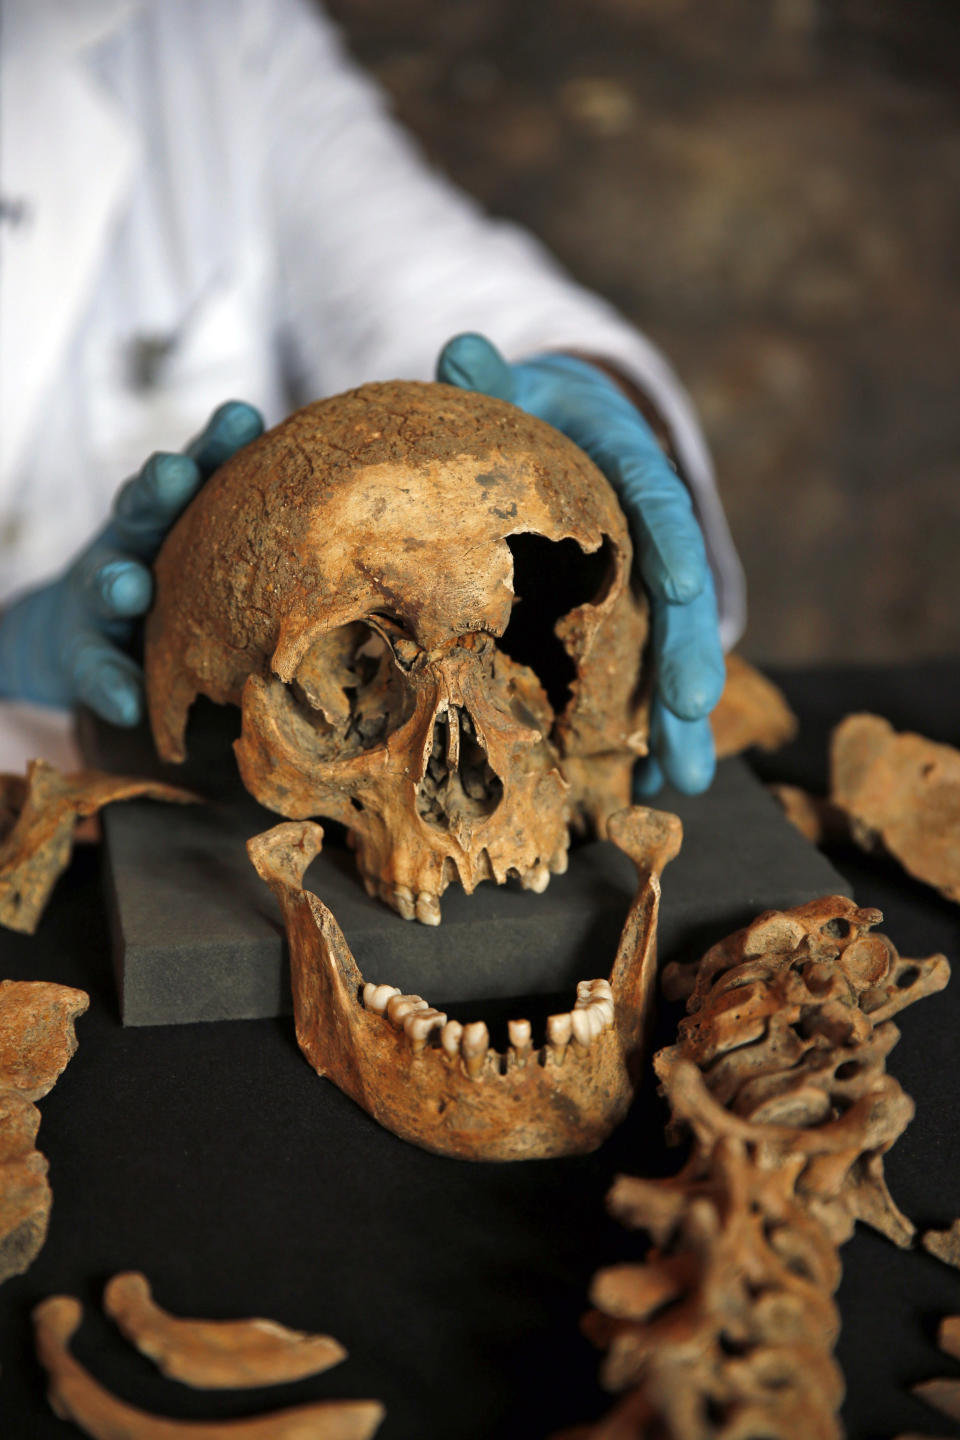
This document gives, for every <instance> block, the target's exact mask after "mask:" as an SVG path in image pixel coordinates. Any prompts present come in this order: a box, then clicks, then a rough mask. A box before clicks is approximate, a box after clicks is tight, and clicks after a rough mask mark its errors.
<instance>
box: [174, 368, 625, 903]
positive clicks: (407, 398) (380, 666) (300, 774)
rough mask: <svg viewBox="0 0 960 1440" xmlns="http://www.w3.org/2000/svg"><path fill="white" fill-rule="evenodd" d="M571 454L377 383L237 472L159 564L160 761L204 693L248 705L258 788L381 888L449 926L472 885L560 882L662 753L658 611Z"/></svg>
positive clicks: (563, 442)
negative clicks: (652, 642)
mask: <svg viewBox="0 0 960 1440" xmlns="http://www.w3.org/2000/svg"><path fill="white" fill-rule="evenodd" d="M630 566H631V546H630V540H629V535H628V532H627V527H626V523H625V521H624V518H623V515H622V514H621V512H620V509H619V507H618V505H617V502H616V499H615V497H614V494H613V491H612V490H611V489H610V487H609V485H608V484H607V482H606V480H605V479H604V477H603V476H602V475H601V474H600V472H599V470H597V469H596V467H595V466H594V465H593V464H592V462H591V461H590V460H589V459H588V458H587V457H586V455H584V454H583V452H582V451H581V450H579V449H578V448H577V446H575V445H574V444H573V443H572V442H571V441H570V440H568V439H566V438H565V437H564V436H563V435H561V434H560V433H559V432H558V431H556V430H554V429H553V428H552V427H551V426H549V425H547V424H545V423H544V422H542V421H540V420H537V419H535V418H533V417H531V416H529V415H527V414H526V413H525V412H523V411H521V410H518V409H517V408H516V407H515V406H513V405H508V404H506V403H505V402H503V401H499V400H494V399H490V398H488V397H487V396H483V395H478V394H473V393H469V392H464V391H461V390H457V389H455V388H453V387H449V386H446V385H434V384H422V383H414V382H393V383H388V384H376V385H366V386H363V387H361V388H360V389H357V390H353V391H350V392H349V393H347V394H345V395H340V396H336V397H334V398H332V399H329V400H323V401H318V402H317V403H315V404H313V405H308V406H307V407H306V408H305V409H303V410H300V411H298V412H297V413H296V414H294V415H292V416H291V417H290V418H289V419H287V420H286V421H284V422H283V423H282V424H281V425H278V426H277V427H276V428H275V429H273V430H271V431H269V432H268V433H267V434H266V435H264V436H262V437H261V438H260V439H259V440H257V441H255V442H254V443H253V444H252V445H249V446H247V447H246V448H245V449H244V450H241V451H240V452H239V453H238V454H237V455H235V456H234V457H233V458H232V459H231V460H229V461H228V462H227V463H226V464H225V465H224V466H222V467H221V469H220V470H218V471H217V472H216V474H215V475H213V476H212V477H211V479H210V480H209V481H208V483H207V484H206V486H205V487H204V488H203V489H202V490H201V491H200V493H199V494H198V496H197V498H196V499H195V500H194V501H193V503H192V504H191V505H190V506H189V507H188V509H187V511H186V512H185V514H184V515H183V516H182V518H181V519H180V521H179V522H178V524H177V525H176V526H175V527H174V529H173V530H172V531H171V533H170V535H169V536H168V538H167V540H166V542H165V544H164V546H163V548H162V550H161V552H160V555H159V557H158V559H157V562H156V601H155V604H154V607H153V610H152V611H151V614H150V616H149V619H148V622H147V635H146V677H147V692H148V698H149V707H150V718H151V723H152V726H153V733H154V738H155V741H156V745H157V749H158V751H159V753H160V755H161V756H162V757H163V758H164V759H167V760H182V759H184V757H185V729H186V722H187V715H188V712H189V709H190V706H191V704H192V703H193V701H194V699H195V698H196V696H197V695H198V694H203V695H206V696H208V697H209V698H210V699H212V700H214V701H216V702H218V703H220V704H225V703H232V704H236V705H239V706H240V707H241V709H242V717H243V719H242V733H241V737H240V739H239V740H238V741H237V743H236V746H235V749H236V755H237V760H238V764H239V767H240V772H241V775H242V778H243V781H244V784H245V785H246V787H247V789H248V790H250V791H251V792H252V794H253V795H254V796H255V797H256V798H257V799H258V800H259V801H260V802H261V803H262V804H263V805H265V806H267V807H268V808H269V809H271V810H275V811H278V812H279V813H280V814H281V815H284V816H287V817H288V818H291V819H305V818H309V817H313V816H327V817H330V818H332V819H334V820H337V821H340V822H341V823H343V824H344V825H345V826H346V827H347V831H348V839H349V842H350V844H351V845H352V847H353V848H354V850H355V851H356V856H357V861H358V865H359V868H360V872H361V874H362V876H363V878H364V881H365V883H366V885H367V888H368V890H370V891H371V893H379V894H380V895H381V897H382V898H383V899H384V900H386V901H387V903H388V904H391V905H392V906H393V907H394V908H395V909H396V910H398V911H399V912H400V914H401V915H404V916H405V917H406V918H408V919H410V918H413V917H414V916H415V917H416V918H417V919H419V920H421V921H424V922H426V923H433V924H436V923H438V922H439V919H440V906H439V897H440V895H441V894H442V893H443V891H444V890H445V889H446V887H447V885H448V884H449V883H450V882H451V881H452V880H454V879H458V880H459V881H460V882H461V883H462V885H463V887H464V889H465V890H467V891H468V892H471V891H472V890H473V889H474V888H475V886H476V885H477V884H478V883H479V881H481V880H484V879H492V880H494V881H496V882H497V883H498V884H502V883H503V882H504V881H506V880H507V879H508V878H518V879H519V880H520V881H521V883H522V884H523V885H524V886H525V887H526V888H529V889H533V890H542V889H543V888H544V887H545V886H546V884H547V883H548V881H549V878H550V873H551V872H560V871H562V870H563V869H565V868H566V853H567V847H568V841H569V831H570V828H571V826H572V827H574V828H594V829H597V830H599V831H602V829H603V826H604V824H605V820H606V818H607V817H608V816H609V815H610V814H611V813H613V812H614V811H616V810H618V809H620V808H621V807H622V806H623V805H625V804H628V803H629V799H630V774H631V769H632V765H633V762H634V760H635V758H636V756H637V755H641V754H644V753H645V751H646V696H645V693H644V692H645V686H644V683H643V677H642V673H641V660H642V652H643V649H644V644H645V641H646V638H647V628H648V621H647V607H646V602H645V599H644V597H643V596H642V595H641V594H638V593H637V592H635V591H634V590H633V589H632V587H631V583H630Z"/></svg>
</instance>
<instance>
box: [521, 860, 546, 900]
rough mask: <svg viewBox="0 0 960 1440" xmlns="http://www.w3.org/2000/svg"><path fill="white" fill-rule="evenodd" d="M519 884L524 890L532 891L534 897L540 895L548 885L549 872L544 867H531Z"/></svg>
mask: <svg viewBox="0 0 960 1440" xmlns="http://www.w3.org/2000/svg"><path fill="white" fill-rule="evenodd" d="M520 884H521V885H522V886H523V888H524V890H532V891H533V892H534V893H535V894H536V895H542V894H543V892H544V890H546V888H547V886H548V885H549V884H550V871H549V870H548V869H547V867H546V865H542V864H541V865H531V867H530V869H529V870H528V871H527V872H526V874H525V875H524V876H523V878H522V879H521V881H520Z"/></svg>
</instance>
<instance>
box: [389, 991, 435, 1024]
mask: <svg viewBox="0 0 960 1440" xmlns="http://www.w3.org/2000/svg"><path fill="white" fill-rule="evenodd" d="M429 1008H430V1007H429V1006H428V1004H427V1002H426V1000H424V998H423V996H422V995H400V994H397V995H394V996H392V997H391V999H389V1000H388V1001H387V1019H388V1020H389V1021H390V1024H391V1025H396V1027H397V1029H398V1030H399V1028H400V1026H401V1025H402V1024H403V1022H404V1020H405V1019H406V1018H407V1016H408V1015H409V1014H411V1013H412V1012H413V1011H415V1010H428V1009H429Z"/></svg>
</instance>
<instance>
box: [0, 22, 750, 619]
mask: <svg viewBox="0 0 960 1440" xmlns="http://www.w3.org/2000/svg"><path fill="white" fill-rule="evenodd" d="M2 22H3V23H2V31H0V34H2V37H3V54H2V57H0V58H2V67H3V68H2V78H0V105H2V114H0V125H2V132H0V133H2V136H3V151H2V170H0V203H2V211H0V247H2V248H0V326H2V328H0V336H2V340H0V600H2V599H3V597H5V596H6V595H8V594H10V593H11V591H14V590H16V589H17V588H19V587H20V586H22V585H23V584H25V583H28V582H31V581H36V580H38V579H40V578H42V577H45V576H46V575H48V574H50V573H51V572H53V571H55V570H56V569H57V568H58V567H59V566H61V565H62V564H63V563H64V562H65V561H66V560H67V559H68V558H69V556H70V555H71V554H72V553H73V552H74V551H75V550H76V549H77V547H78V546H79V545H80V544H81V543H82V541H83V540H84V538H85V537H86V536H87V535H88V534H89V533H91V532H92V531H93V530H94V529H95V528H96V527H97V526H98V525H99V524H100V523H102V521H103V518H104V516H105V514H106V512H107V509H108V507H109V504H110V501H111V499H112V496H113V494H114V492H115V490H116V488H117V485H118V483H119V482H120V481H121V480H122V479H123V478H124V477H125V476H126V475H127V474H129V473H130V472H131V471H133V470H134V469H136V468H137V467H138V466H139V464H140V463H141V462H142V461H143V459H144V458H145V457H146V456H147V455H148V454H149V453H150V452H151V451H152V450H155V449H175V448H178V447H179V446H180V445H181V444H182V443H184V442H185V441H186V439H187V438H189V436H190V435H191V434H192V433H194V432H195V431H196V430H197V429H198V428H199V427H200V426H201V425H202V423H203V421H204V420H205V419H206V417H207V415H208V414H209V412H210V411H211V410H212V409H213V408H214V407H215V406H216V405H217V404H218V403H220V401H222V400H223V399H225V398H227V397H230V396H235V397H239V398H243V399H247V400H250V401H252V402H253V403H254V404H256V405H258V406H260V407H261V409H262V410H263V411H264V412H265V414H266V417H267V420H268V422H273V421H275V420H277V419H279V418H280V417H281V416H282V415H283V414H284V413H285V412H286V410H288V409H289V408H290V405H291V401H292V399H294V398H295V399H297V400H298V401H302V400H305V399H308V398H311V397H314V396H319V395H323V394H330V393H334V392H336V391H338V390H341V389H344V388H347V387H349V386H352V385H356V384H359V383H361V382H363V381H366V380H374V379H386V378H393V377H414V378H427V377H429V376H430V375H431V373H432V370H433V365H434V362H435V358H436V355H437V352H438V351H439V349H440V347H441V346H442V344H443V343H444V342H445V341H446V340H447V339H448V338H449V337H450V336H451V335H453V334H455V333H457V332H458V331H463V330H480V331H482V332H484V333H486V334H487V335H489V336H490V337H491V338H492V339H493V340H494V341H495V342H496V343H497V344H498V345H499V346H500V347H501V349H502V350H503V351H504V352H505V353H506V354H507V355H508V356H509V357H511V358H519V357H521V356H523V355H525V354H531V353H533V352H536V351H538V350H541V349H563V348H575V349H578V350H580V351H583V352H587V353H593V354H597V355H602V356H604V357H606V358H607V359H609V360H610V361H611V362H613V363H614V364H616V365H617V366H619V367H620V368H621V369H622V370H623V371H625V372H627V373H628V374H629V375H630V376H631V377H632V378H634V379H635V380H636V381H637V383H639V384H640V385H641V386H642V388H643V389H644V390H645V391H646V392H647V393H648V394H649V395H650V397H651V398H652V399H653V401H654V402H655V404H656V405H657V406H658V408H659V409H660V411H661V413H662V414H663V415H664V417H665V419H666V420H667V422H668V424H669V425H670V426H671V428H672V431H673V435H674V443H675V445H676V448H677V451H678V453H679V456H680V459H681V463H682V466H683V469H684V472H685V475H686V478H687V480H688V483H689V484H690V487H691V489H692V491H693V494H694V498H695V504H696V507H697V511H698V514H699V516H700V519H701V523H702V525H703V528H704V531H705V533H706V536H707V542H708V549H709V553H710V559H711V563H712V566H713V570H714V574H715V577H716V580H717V587H718V593H719V601H720V610H721V617H722V633H723V638H724V640H725V642H726V643H727V644H728V645H729V644H730V643H732V642H733V640H734V639H735V638H736V636H737V635H738V634H739V631H740V629H741V628H742V625H743V618H744V595H743V579H742V573H741V570H740V567H739V564H738V562H737V559H736V555H735V553H734V551H733V547H732V544H731V541H730V537H729V533H728V531H727V527H726V523H725V521H724V517H723V513H722V510H721V508H720V505H719V502H718V500H717V497H716V493H715V489H714V484H713V476H712V471H711V465H710V459H709V456H708V454H707V450H706V447H705V445H704V442H703V439H702V436H701V433H700V430H699V427H698V425H697V422H696V419H695V417H694V415H693V412H692V409H691V406H690V403H689V400H688V398H687V396H686V395H685V393H684V391H683V389H682V387H681V386H680V384H679V382H678V381H677V379H676V377H675V376H674V375H673V373H672V371H671V370H670V368H669V366H668V365H667V363H666V362H665V361H664V359H663V357H662V356H661V355H660V354H659V353H658V352H657V351H656V350H655V349H654V348H653V346H651V345H650V343H649V342H648V341H646V340H645V339H644V338H643V336H642V335H640V334H639V333H638V332H637V331H636V330H635V329H633V328H632V327H631V326H630V325H628V324H626V323H625V322H624V321H623V320H622V319H621V318H620V317H619V316H618V315H617V314H616V312H615V311H614V310H613V309H612V308H611V307H610V306H609V305H607V304H606V303H605V302H604V301H602V300H600V299H598V298H597V297H596V296H594V295H591V294H589V293H588V292H587V291H585V290H583V289H581V288H580V287H579V286H577V285H575V284H574V283H573V282H572V281H571V280H570V279H569V278H568V277H567V276H565V275H564V274H563V273H562V272H561V271H560V270H559V268H558V267H557V265H556V264H555V262H554V261H553V260H552V259H551V258H550V257H549V256H548V255H547V254H546V253H545V251H544V250H543V249H542V248H541V247H540V246H539V245H538V244H537V243H536V242H535V241H534V240H533V239H532V238H531V237H530V236H529V235H528V234H526V233H525V232H523V231H522V230H521V229H519V228H518V227H516V226H514V225H510V224H504V223H499V222H494V221H492V220H490V219H489V218H487V217H486V216H485V215H483V214H482V213H481V211H480V209H479V208H478V206H477V205H476V204H474V202H472V201H471V200H469V199H468V198H467V197H465V196H464V195H462V194H461V193H460V192H458V191H457V190H456V189H455V188H454V187H453V186H452V185H450V184H449V183H448V182H447V181H446V180H445V179H444V178H443V177H442V176H440V175H438V174H437V173H435V172H434V171H433V170H431V169H430V168H429V166H428V165H427V164H426V163H425V161H424V159H423V157H422V155H421V154H420V152H419V150H418V149H417V147H416V146H415V145H414V143H413V142H412V141H411V140H410V138H409V137H408V136H406V135H405V134H404V133H403V132H402V131H401V130H400V129H399V128H398V126H397V125H396V124H395V123H394V122H393V120H392V119H391V118H390V116H389V114H388V112H387V108H386V105H385V102H384V99H383V97H382V95H381V94H380V93H379V92H378V90H377V88H376V87H375V85H374V84H373V83H372V81H371V80H369V79H368V78H367V77H366V76H365V75H364V74H362V73H361V72H360V71H359V70H358V69H357V68H356V67H355V66H354V65H353V64H352V62H351V61H350V60H349V58H348V57H347V56H346V54H345V53H344V50H343V48H342V45H341V43H340V40H339V38H338V36H337V33H336V31H335V30H334V28H333V27H332V26H331V24H330V23H329V22H328V21H327V20H325V19H324V18H323V16H322V15H320V14H319V13H318V12H317V11H316V9H315V8H314V6H313V5H312V4H310V3H309V0H2Z"/></svg>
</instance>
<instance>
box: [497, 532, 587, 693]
mask: <svg viewBox="0 0 960 1440" xmlns="http://www.w3.org/2000/svg"><path fill="white" fill-rule="evenodd" d="M507 544H508V545H509V547H510V553H511V554H512V555H513V592H514V596H515V597H516V598H515V599H514V602H513V613H512V614H511V616H510V621H509V624H508V625H507V628H506V630H505V631H504V633H503V635H502V636H501V638H500V639H499V640H498V641H497V644H498V645H499V647H500V649H501V650H502V651H504V653H505V654H507V655H509V656H510V658H511V660H516V662H517V663H518V664H519V665H526V666H528V667H529V669H531V670H532V671H533V672H534V674H535V675H536V677H537V679H538V680H539V681H540V684H541V685H542V686H543V688H544V690H546V692H547V699H548V700H549V701H550V705H551V707H552V709H553V713H554V714H555V715H562V714H563V712H564V710H565V709H566V708H567V705H568V704H569V702H570V697H571V694H572V691H571V686H572V684H573V681H574V679H575V678H576V674H577V671H576V666H575V665H574V663H573V660H572V659H571V657H570V654H569V653H568V651H567V649H566V646H565V645H564V644H563V641H562V640H560V639H559V637H558V636H557V635H556V633H555V628H556V625H557V622H558V621H559V620H561V619H562V618H563V616H564V615H569V614H570V611H571V610H576V609H578V608H579V607H580V606H581V605H599V604H600V602H601V601H602V600H603V599H604V597H605V596H606V594H607V593H608V591H609V588H610V585H611V583H612V581H613V576H614V547H613V544H612V542H611V540H610V538H609V536H607V535H605V536H604V537H603V543H602V545H601V546H600V548H599V549H598V550H595V551H594V552H593V553H592V554H588V553H587V552H586V551H585V550H581V548H580V546H579V545H578V544H577V542H576V540H572V539H570V538H567V539H565V540H548V539H547V538H546V536H545V535H531V534H527V533H524V534H521V535H508V536H507Z"/></svg>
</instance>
